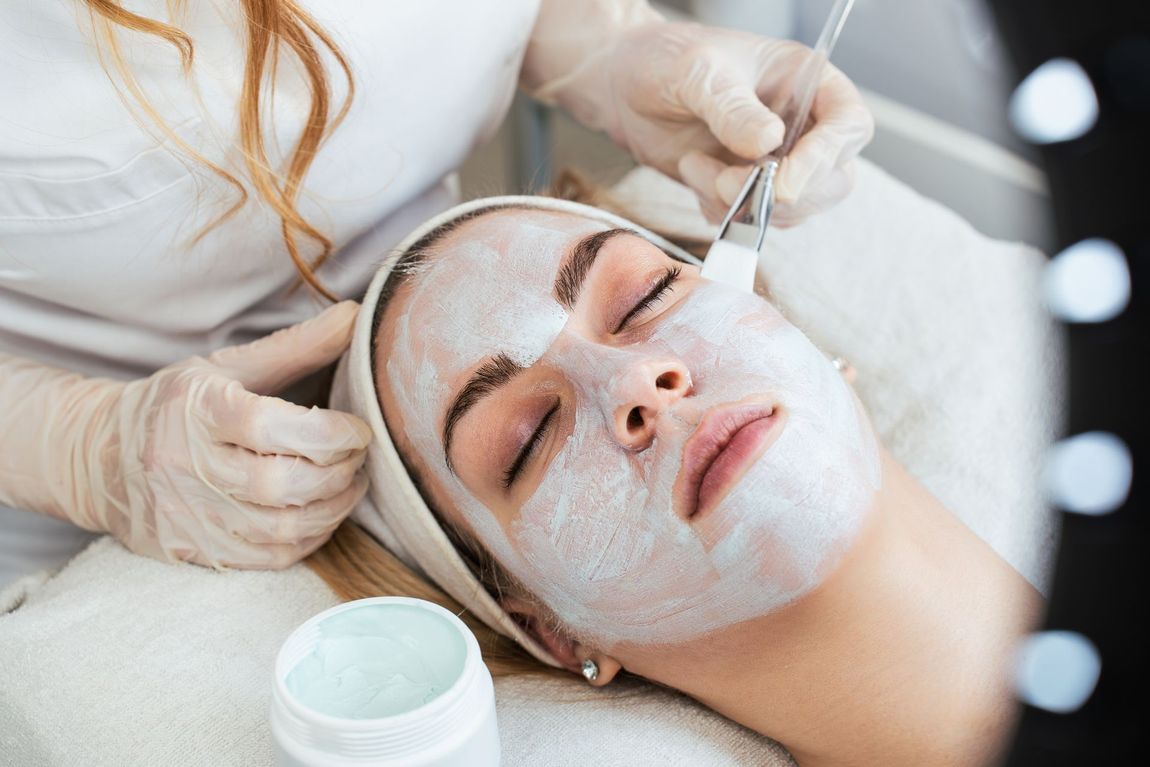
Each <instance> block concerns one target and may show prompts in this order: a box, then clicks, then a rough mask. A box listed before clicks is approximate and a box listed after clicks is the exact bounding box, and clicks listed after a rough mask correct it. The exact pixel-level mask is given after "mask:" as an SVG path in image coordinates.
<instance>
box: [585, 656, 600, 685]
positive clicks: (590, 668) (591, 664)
mask: <svg viewBox="0 0 1150 767" xmlns="http://www.w3.org/2000/svg"><path fill="white" fill-rule="evenodd" d="M583 678H584V679H586V680H587V681H588V682H594V681H595V680H596V679H598V678H599V665H598V664H597V663H595V661H593V660H591V659H590V658H588V659H587V660H585V661H583Z"/></svg>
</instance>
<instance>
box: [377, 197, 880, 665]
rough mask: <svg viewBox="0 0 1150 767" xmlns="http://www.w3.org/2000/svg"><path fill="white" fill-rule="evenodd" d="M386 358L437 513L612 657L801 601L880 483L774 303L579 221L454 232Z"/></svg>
mask: <svg viewBox="0 0 1150 767" xmlns="http://www.w3.org/2000/svg"><path fill="white" fill-rule="evenodd" d="M378 344H379V347H378V359H379V363H378V364H379V369H378V370H377V381H378V384H379V390H380V392H381V399H382V404H383V407H384V413H385V416H386V418H387V421H388V423H389V426H390V428H391V430H392V432H393V433H394V434H395V435H396V438H397V442H398V443H399V444H400V446H401V449H404V450H405V452H406V454H407V458H408V460H409V461H411V462H412V463H414V465H415V466H416V467H417V468H418V470H419V471H420V473H421V474H422V476H423V477H424V479H425V481H426V483H427V484H428V485H430V487H429V491H430V493H431V495H432V496H433V497H432V498H431V499H430V500H431V501H432V502H433V503H434V504H435V505H436V506H437V507H438V508H439V509H440V510H441V512H442V513H444V514H446V515H448V516H449V517H451V518H452V520H453V521H455V522H456V523H458V524H462V525H464V526H466V527H467V528H469V529H470V530H471V532H472V533H473V534H474V535H475V536H476V537H477V538H478V539H479V540H480V541H481V542H482V543H483V544H484V545H485V546H486V547H487V548H488V549H489V550H490V551H491V553H492V554H494V556H495V557H496V558H497V559H498V560H499V561H500V562H501V563H502V565H503V566H504V567H506V568H507V569H508V570H509V571H510V572H511V573H512V574H513V575H515V576H516V577H517V578H519V580H521V581H522V582H523V583H524V584H525V585H526V586H527V587H528V588H529V589H531V590H532V591H533V592H534V593H535V594H536V595H537V596H538V597H539V598H540V599H542V600H543V602H544V603H545V604H547V605H548V607H549V608H551V610H553V611H554V612H555V614H556V615H558V617H559V618H560V619H562V620H563V621H564V622H565V623H566V624H567V625H568V626H570V627H571V628H572V629H574V630H575V631H576V632H577V633H579V634H580V635H581V636H583V637H585V638H587V639H591V640H593V641H595V642H597V643H598V645H599V646H600V647H602V648H603V649H610V648H611V647H614V646H615V645H616V644H618V643H621V642H630V643H636V644H653V643H658V644H666V643H675V642H682V641H688V640H691V639H694V638H697V637H699V636H701V635H703V634H705V633H707V632H710V631H713V630H716V629H720V628H724V627H726V626H729V625H732V624H735V623H738V622H742V621H745V620H749V619H752V618H756V617H759V616H763V615H766V614H767V613H769V612H771V611H773V610H776V609H778V608H779V607H782V606H783V605H785V604H787V603H789V602H791V601H793V600H795V599H798V598H800V597H802V596H803V595H804V594H806V593H807V592H809V591H810V590H811V589H813V588H814V587H815V586H817V585H818V584H819V583H820V582H821V581H822V580H823V579H825V578H826V576H827V575H828V574H829V572H830V571H831V569H832V568H833V567H834V566H835V564H836V563H837V562H838V560H839V559H840V558H841V556H842V555H843V553H844V552H845V551H846V550H847V549H848V548H849V547H850V545H851V543H852V540H853V539H854V537H855V535H856V534H857V532H858V530H859V528H860V523H861V521H862V519H863V517H864V515H865V514H866V512H867V511H868V510H869V508H870V507H871V505H872V501H873V497H874V493H875V491H876V490H877V489H878V486H879V482H880V476H879V463H878V451H877V445H876V443H875V440H874V437H873V434H872V431H871V429H870V426H869V423H868V422H867V419H866V417H865V415H864V413H863V411H862V408H861V406H860V405H859V404H858V401H857V399H856V398H855V397H854V395H853V393H852V392H851V390H850V388H849V387H848V386H847V385H846V383H845V382H844V381H843V380H842V378H841V377H840V376H839V374H838V372H837V371H836V370H835V368H834V366H833V365H832V364H831V363H830V362H829V361H828V360H827V358H826V357H825V356H824V355H823V354H822V353H820V352H819V351H818V350H817V349H816V348H815V347H814V346H813V345H812V344H811V343H810V342H809V341H808V340H807V338H806V337H805V336H804V335H803V334H802V333H801V332H800V331H799V330H797V329H796V328H795V327H794V326H792V325H790V324H789V323H788V322H787V321H786V320H784V319H783V317H782V316H781V315H780V314H779V313H778V311H776V310H775V309H774V308H773V307H772V306H771V305H770V304H768V303H767V302H766V301H764V300H762V299H761V298H758V297H756V296H752V295H748V294H745V293H742V292H740V291H737V290H734V289H732V288H729V287H726V286H723V285H719V284H717V283H712V282H709V281H707V280H704V279H702V278H701V277H700V276H699V272H698V269H697V268H695V267H693V266H690V265H685V264H681V263H679V262H676V261H675V260H673V259H671V258H670V257H668V256H667V255H666V254H665V253H664V252H663V251H661V250H660V249H659V248H658V247H656V246H655V245H652V244H651V243H649V242H648V241H646V240H645V239H643V238H641V237H639V236H638V235H635V234H630V233H626V232H622V231H616V230H612V231H609V227H608V226H607V225H605V224H602V223H600V222H596V221H593V220H590V219H585V218H581V217H579V216H576V215H572V214H564V213H556V212H544V211H529V210H518V209H515V210H505V211H499V212H495V213H489V214H487V215H486V216H483V217H481V218H479V219H477V220H475V221H472V222H470V223H468V224H465V225H463V226H462V227H460V228H459V229H457V230H456V231H455V232H453V233H452V234H451V235H450V236H448V237H447V238H445V239H444V240H443V241H442V242H441V243H440V244H439V245H438V246H437V247H436V248H435V249H434V251H433V254H432V255H431V256H430V258H429V259H428V261H427V262H426V263H425V264H424V265H422V266H420V267H418V270H417V274H415V275H414V276H413V278H412V279H411V280H410V281H409V283H408V286H407V287H405V288H404V290H402V291H401V292H400V293H399V295H398V296H397V297H396V300H395V301H393V303H392V305H391V306H390V307H389V308H388V311H387V314H386V317H385V319H384V322H383V324H382V326H381V331H380V335H379V338H378Z"/></svg>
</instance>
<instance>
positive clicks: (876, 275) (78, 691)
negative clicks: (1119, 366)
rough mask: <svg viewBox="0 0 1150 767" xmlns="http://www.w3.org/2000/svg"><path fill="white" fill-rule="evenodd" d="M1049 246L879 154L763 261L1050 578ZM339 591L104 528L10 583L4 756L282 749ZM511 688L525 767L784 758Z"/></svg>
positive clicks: (838, 351)
mask: <svg viewBox="0 0 1150 767" xmlns="http://www.w3.org/2000/svg"><path fill="white" fill-rule="evenodd" d="M880 128H881V123H880ZM880 133H881V131H880ZM987 179H988V180H987V181H986V183H988V184H994V183H997V182H996V181H995V180H994V179H993V178H990V177H987ZM615 191H616V193H617V196H618V197H620V198H622V199H624V200H629V201H631V203H632V205H633V207H634V209H635V210H636V214H637V215H636V218H639V219H640V220H642V221H643V222H644V223H647V224H649V225H651V226H653V227H654V228H660V227H663V228H664V229H670V230H672V231H677V232H680V233H686V234H697V235H702V236H706V235H707V233H708V232H709V231H710V230H709V229H708V228H707V227H706V225H705V223H704V222H703V221H702V220H701V218H700V217H699V216H698V214H697V212H696V211H695V208H694V203H693V201H692V198H691V197H690V195H689V193H687V192H686V190H684V189H683V188H682V187H679V186H678V185H676V184H673V183H672V182H670V181H668V180H667V179H664V178H662V177H661V176H658V175H657V174H655V173H654V172H652V171H649V170H645V169H640V170H637V171H635V172H633V173H631V174H630V175H628V176H627V177H626V178H625V179H623V181H622V182H621V183H620V184H619V185H618V186H617V187H616V189H615ZM1043 261H1044V257H1043V256H1042V254H1041V253H1039V252H1038V251H1037V250H1035V249H1034V248H1032V247H1029V246H1027V245H1022V244H1019V243H1012V242H1007V241H1000V240H992V239H990V238H988V237H985V236H983V235H981V234H980V233H978V232H977V231H975V230H974V229H973V228H972V227H971V226H970V225H968V224H967V223H966V222H965V221H964V220H963V219H961V218H959V217H958V216H957V215H956V214H954V213H953V212H952V211H951V210H950V209H948V208H946V207H943V206H942V205H939V204H937V203H935V202H933V201H931V200H930V199H927V198H926V197H924V196H921V195H920V194H918V193H917V192H915V191H914V190H912V189H911V188H910V187H908V186H906V185H905V184H903V183H902V182H900V181H897V180H895V179H894V178H893V177H892V176H890V175H888V174H887V173H886V172H884V171H883V170H881V169H879V168H878V167H877V166H875V165H873V164H871V163H869V162H864V163H863V164H862V167H861V168H860V173H859V178H858V184H857V187H856V189H855V191H854V192H853V193H852V195H851V196H850V197H849V198H848V199H847V200H846V201H845V202H844V203H843V204H841V205H840V206H838V207H837V208H836V209H834V210H833V211H831V212H830V213H828V214H826V215H824V216H821V217H819V218H817V219H815V220H812V221H811V222H809V223H808V224H807V225H804V226H803V227H800V228H798V229H794V230H786V231H772V232H771V233H770V235H769V237H768V241H767V244H766V246H765V255H764V256H763V260H762V268H763V270H764V273H765V274H766V276H767V278H768V281H769V284H770V290H771V292H772V294H773V296H774V298H775V300H776V303H777V304H778V305H779V306H780V307H781V308H782V309H783V310H784V312H785V313H786V314H787V315H788V317H789V318H790V319H791V320H792V321H793V322H794V323H795V324H797V325H798V326H799V327H801V328H803V329H804V330H806V331H807V332H808V335H810V336H811V338H812V340H814V341H815V343H816V344H817V345H819V346H820V347H821V348H822V349H823V350H824V351H825V352H827V354H828V355H841V356H843V357H846V358H847V359H848V360H849V361H850V362H851V363H852V364H853V365H854V367H855V368H856V369H857V371H858V379H857V382H856V384H855V385H856V389H857V391H858V392H859V395H860V397H861V398H862V400H863V402H864V403H865V404H866V405H867V407H868V409H869V411H870V413H871V416H872V420H873V422H874V424H875V426H876V428H877V430H878V431H879V433H880V434H881V435H882V437H883V439H884V441H885V443H886V444H887V446H888V447H889V448H890V450H891V451H892V453H893V454H894V455H895V456H896V457H897V458H899V459H900V460H901V461H902V462H903V463H904V464H905V465H906V466H907V468H908V469H909V470H910V471H911V472H912V473H913V474H915V475H917V476H918V477H919V478H920V479H921V480H922V481H923V482H924V483H925V484H926V486H927V487H928V488H929V489H930V490H931V491H933V492H934V493H935V494H936V495H937V496H938V497H939V498H940V499H941V500H942V501H943V502H944V503H945V504H947V505H948V507H949V508H951V509H952V510H953V511H954V512H955V513H956V514H958V515H959V516H960V517H961V518H962V519H963V520H964V521H965V522H966V523H967V524H968V525H969V526H970V527H971V528H972V529H973V530H974V531H975V532H976V533H977V534H978V535H980V536H981V537H983V538H984V539H985V540H986V541H987V542H988V543H989V544H990V545H991V546H992V547H994V549H995V550H996V551H998V553H999V554H1000V555H1001V556H1003V558H1005V559H1006V560H1007V561H1008V562H1010V563H1011V564H1012V565H1014V566H1015V567H1016V568H1017V569H1018V570H1019V571H1020V572H1021V573H1022V574H1023V575H1024V576H1026V577H1027V578H1028V579H1029V580H1031V582H1033V583H1034V584H1035V585H1036V586H1038V587H1039V589H1040V590H1041V589H1045V588H1046V580H1047V578H1046V572H1047V566H1048V563H1049V557H1050V554H1051V551H1052V549H1053V543H1054V540H1055V537H1056V532H1057V531H1056V529H1055V525H1054V521H1053V519H1054V518H1053V516H1052V515H1051V514H1050V513H1048V511H1047V509H1046V508H1045V506H1044V504H1043V503H1042V501H1041V499H1040V497H1039V494H1038V489H1037V488H1038V484H1037V479H1038V476H1039V471H1040V467H1041V461H1042V453H1043V449H1044V446H1045V445H1046V444H1047V443H1048V442H1049V441H1050V440H1051V438H1052V437H1053V436H1054V435H1055V434H1056V432H1057V430H1058V428H1059V427H1060V413H1061V391H1060V382H1061V342H1060V336H1059V335H1058V332H1057V328H1056V326H1055V324H1054V323H1053V322H1052V321H1050V320H1049V319H1048V317H1047V316H1046V314H1045V312H1044V311H1043V309H1042V308H1041V303H1040V297H1039V276H1040V272H1041V268H1042V265H1043ZM336 601H337V600H336V598H335V596H334V595H333V594H332V593H331V592H330V591H329V590H328V588H327V587H326V586H325V585H324V584H323V582H322V581H320V579H319V578H318V577H316V576H315V575H314V574H313V573H311V571H310V570H308V569H307V568H306V567H305V566H303V565H297V566H295V567H293V568H290V569H289V570H286V571H283V572H274V573H273V572H224V573H221V572H213V571H210V570H206V569H203V568H199V567H194V566H190V565H166V564H161V563H158V562H154V561H151V560H148V559H144V558H142V557H137V556H135V555H132V554H130V553H129V552H127V551H126V550H125V549H123V548H122V547H121V546H120V545H119V544H118V543H116V542H115V541H113V540H111V539H109V538H101V539H98V540H97V541H95V542H94V543H93V544H91V546H89V547H88V548H87V549H86V550H85V551H83V552H82V553H81V554H80V555H79V556H77V557H76V558H75V559H74V560H73V561H71V562H70V563H69V564H68V565H67V566H66V567H64V568H63V569H62V570H61V571H60V572H58V573H55V574H49V573H46V572H45V573H39V574H36V575H32V576H28V577H26V578H23V579H21V580H19V581H17V582H15V583H13V584H11V585H10V586H9V587H8V588H7V589H5V590H4V591H3V592H2V593H0V678H3V679H4V683H3V684H2V685H0V765H19V766H20V767H33V766H35V765H84V766H85V767H96V766H98V765H115V766H116V767H121V766H123V765H165V766H170V767H177V766H179V765H213V767H227V766H228V765H237V766H238V765H244V767H250V766H252V765H270V764H272V763H273V752H272V742H271V735H270V732H269V729H268V725H267V711H268V704H269V696H270V682H271V674H272V663H273V660H274V658H275V654H276V651H277V650H278V648H279V645H280V643H281V642H282V641H283V640H284V638H285V637H286V636H287V634H288V633H290V631H291V630H292V629H293V628H294V627H295V626H296V625H298V624H299V623H301V622H302V621H304V620H305V619H307V618H308V617H310V616H312V615H314V614H315V613H317V612H319V611H321V610H323V609H325V608H327V607H330V606H332V605H334V604H335V603H336ZM496 698H497V706H498V717H499V725H500V733H501V739H502V744H503V754H504V761H503V763H504V764H505V765H508V766H509V767H515V766H517V765H540V764H546V765H556V766H561V765H588V764H595V765H616V764H617V765H636V764H659V765H692V766H694V767H710V766H715V767H718V766H719V765H723V766H724V767H725V766H728V765H770V766H771V767H775V766H776V765H787V764H791V760H790V758H789V756H788V755H787V754H786V752H785V751H784V750H783V749H782V748H780V747H779V746H778V745H777V744H775V743H773V742H772V741H770V740H769V739H767V738H764V737H761V736H758V735H756V734H754V733H752V732H749V731H747V730H745V729H743V728H741V727H739V726H737V725H735V724H733V723H731V722H729V721H727V720H725V719H723V718H722V717H720V716H718V715H716V714H713V713H712V712H710V711H708V710H706V709H704V708H702V707H700V706H699V705H697V704H695V703H693V702H692V701H690V700H687V699H685V698H683V697H681V696H678V695H675V694H673V693H669V692H666V691H663V690H660V689H657V688H654V687H651V686H649V685H646V684H644V683H642V682H640V681H635V680H631V681H627V682H626V683H624V684H614V685H612V686H610V687H609V688H606V689H605V690H603V691H598V690H592V689H590V688H588V687H587V686H586V685H584V684H582V683H581V680H579V679H577V678H573V679H572V681H571V683H570V684H566V683H562V682H556V681H541V680H538V679H504V680H499V681H498V682H497V685H496Z"/></svg>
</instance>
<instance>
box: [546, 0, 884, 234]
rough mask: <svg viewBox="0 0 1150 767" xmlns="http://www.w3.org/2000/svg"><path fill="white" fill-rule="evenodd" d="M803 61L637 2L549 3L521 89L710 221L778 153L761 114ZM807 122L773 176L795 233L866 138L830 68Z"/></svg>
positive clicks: (775, 121)
mask: <svg viewBox="0 0 1150 767" xmlns="http://www.w3.org/2000/svg"><path fill="white" fill-rule="evenodd" d="M809 54H810V50H809V49H808V48H806V47H805V46H803V45H800V44H799V43H795V42H791V41H786V40H772V39H768V38H763V37H759V36H757V35H752V34H748V33H744V32H737V31H732V30H724V29H717V28H711V27H706V26H701V25H698V24H685V23H674V22H668V21H666V20H664V19H662V18H661V17H660V16H659V15H658V14H656V13H655V12H654V11H651V10H650V8H649V7H647V6H646V3H643V2H637V1H636V0H631V2H607V0H566V2H563V1H562V0H546V2H544V4H543V8H542V10H541V13H540V17H539V19H538V20H537V22H536V29H535V31H534V32H533V33H532V41H531V46H530V47H529V48H528V54H527V58H526V60H525V62H524V70H523V84H524V86H525V87H526V89H527V91H528V92H529V93H530V94H531V95H533V96H535V97H536V98H539V99H541V100H543V101H545V102H549V103H554V104H558V105H560V106H563V107H564V108H566V109H568V110H569V111H571V112H572V113H573V114H574V115H575V116H576V117H577V118H578V119H579V120H580V121H582V122H583V123H584V124H586V125H588V126H589V127H592V128H596V129H601V130H604V131H606V132H607V134H608V135H609V136H610V137H611V138H612V139H613V140H614V141H615V142H616V143H617V144H619V145H620V146H621V147H623V148H625V149H627V150H628V151H629V152H631V154H632V155H634V157H635V159H636V160H638V161H639V162H640V163H643V164H645V165H650V166H652V167H654V168H656V169H658V170H660V171H662V172H663V173H666V174H667V175H669V176H671V177H673V178H678V179H680V180H681V181H683V182H684V183H685V184H687V185H688V186H690V187H691V188H692V189H694V191H695V192H696V194H698V196H699V200H700V203H701V206H702V208H703V212H704V213H705V214H707V217H708V218H709V219H711V220H712V221H718V220H719V219H721V218H722V217H723V215H725V213H726V211H727V209H728V208H729V207H730V206H731V204H732V203H733V202H734V199H735V197H736V196H737V194H738V192H739V190H740V189H741V188H742V185H743V181H744V180H745V178H746V175H747V172H748V170H749V165H750V164H751V163H753V162H755V161H758V160H760V159H762V158H763V157H764V156H766V155H767V154H769V153H770V152H771V151H772V150H774V149H775V148H777V147H778V146H779V144H781V143H782V139H783V130H784V125H783V121H782V119H780V116H779V115H777V114H776V113H775V112H772V111H771V108H770V106H773V107H774V108H775V109H777V110H780V111H782V110H783V108H784V107H785V106H786V104H787V101H788V99H789V97H790V95H791V85H792V83H793V81H794V79H795V77H796V75H797V74H798V70H799V68H800V66H801V65H802V63H803V61H804V60H805V59H806V57H807V56H808V55H809ZM768 105H770V106H768ZM811 119H812V120H813V127H811V128H810V130H809V132H808V133H806V135H804V136H803V137H802V138H801V139H800V140H799V142H798V143H797V144H796V146H795V148H794V149H793V150H792V151H791V154H790V155H789V156H788V157H787V158H786V159H785V160H784V161H783V164H782V167H781V168H780V171H779V176H778V179H777V181H776V187H775V203H776V205H775V210H774V214H773V215H772V219H771V223H772V224H777V225H782V226H787V225H792V224H796V223H798V222H799V221H801V220H803V219H804V218H806V217H807V216H809V215H811V214H812V213H815V212H818V211H821V210H824V209H826V208H828V207H830V206H831V205H833V204H834V203H836V202H838V201H839V200H841V199H842V198H843V197H845V196H846V194H847V192H849V191H850V188H851V186H852V185H853V181H854V159H855V157H856V156H857V155H858V153H859V150H861V149H862V147H864V146H865V145H866V144H867V142H868V141H870V138H871V136H872V135H873V132H874V121H873V119H872V117H871V115H870V112H869V111H868V110H867V108H866V107H865V106H864V105H863V102H862V98H861V97H860V95H859V93H858V90H857V89H856V88H855V87H854V85H853V84H852V83H851V82H850V80H849V79H848V78H847V77H846V76H845V75H844V74H843V73H842V72H841V71H839V70H838V69H836V68H835V67H833V66H831V65H828V66H826V67H825V68H824V70H823V75H822V78H821V84H820V86H819V91H818V93H817V95H816V97H815V101H814V105H813V107H812V110H811Z"/></svg>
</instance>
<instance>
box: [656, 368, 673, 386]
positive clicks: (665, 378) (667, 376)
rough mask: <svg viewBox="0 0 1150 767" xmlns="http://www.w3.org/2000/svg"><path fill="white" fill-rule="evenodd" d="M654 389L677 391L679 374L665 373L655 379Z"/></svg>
mask: <svg viewBox="0 0 1150 767" xmlns="http://www.w3.org/2000/svg"><path fill="white" fill-rule="evenodd" d="M655 387H656V388H658V389H677V388H678V387H679V374H678V373H675V372H673V371H672V372H667V373H664V374H663V375H661V376H659V377H658V378H656V379H655Z"/></svg>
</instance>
